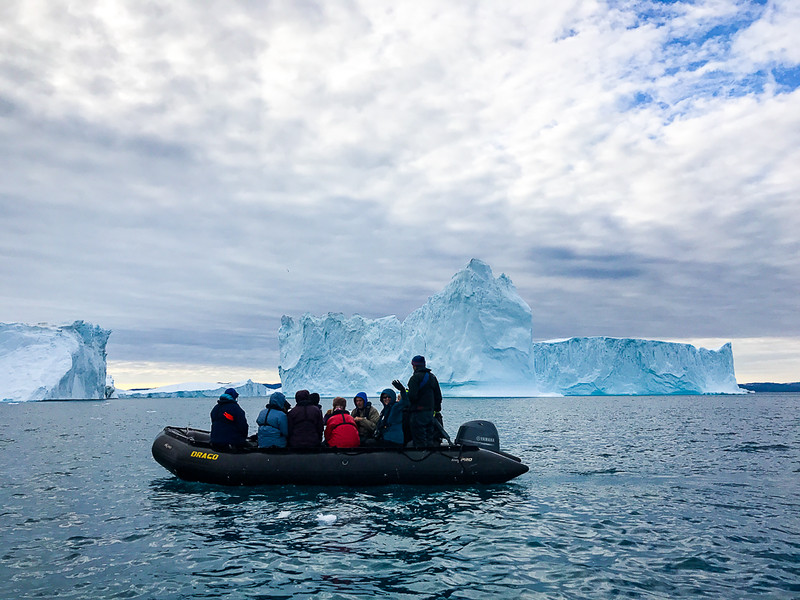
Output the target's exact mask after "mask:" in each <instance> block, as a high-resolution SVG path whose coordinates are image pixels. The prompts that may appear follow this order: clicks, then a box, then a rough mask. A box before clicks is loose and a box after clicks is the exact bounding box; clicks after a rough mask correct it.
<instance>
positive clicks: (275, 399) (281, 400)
mask: <svg viewBox="0 0 800 600" xmlns="http://www.w3.org/2000/svg"><path fill="white" fill-rule="evenodd" d="M285 404H286V396H284V395H283V394H282V393H281V392H273V393H272V395H271V396H270V397H269V404H267V406H272V407H273V408H277V409H280V410H283V407H284V405H285Z"/></svg>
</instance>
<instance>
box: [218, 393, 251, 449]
mask: <svg viewBox="0 0 800 600" xmlns="http://www.w3.org/2000/svg"><path fill="white" fill-rule="evenodd" d="M238 397H239V392H237V391H236V390H235V389H233V388H228V389H227V390H225V392H224V393H223V394H222V395H221V396H220V397H219V400H217V404H216V405H215V406H214V408H212V409H211V440H210V441H211V447H212V448H214V450H228V449H230V448H234V449H235V448H243V447H245V446H246V445H247V416H246V415H245V414H244V410H243V409H242V407H241V406H239V403H238V402H237V401H236V399H237V398H238Z"/></svg>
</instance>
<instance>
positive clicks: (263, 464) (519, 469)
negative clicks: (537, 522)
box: [153, 421, 528, 486]
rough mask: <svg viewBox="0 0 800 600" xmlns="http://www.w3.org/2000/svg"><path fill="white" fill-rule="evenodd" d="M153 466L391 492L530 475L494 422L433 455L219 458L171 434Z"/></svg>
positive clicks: (198, 475) (343, 452)
mask: <svg viewBox="0 0 800 600" xmlns="http://www.w3.org/2000/svg"><path fill="white" fill-rule="evenodd" d="M153 458H155V459H156V461H157V462H158V463H159V464H160V465H161V466H163V467H164V468H165V469H167V470H168V471H169V472H171V473H173V474H174V475H176V476H177V477H179V478H180V479H184V480H186V481H199V482H203V483H216V484H222V485H273V484H292V483H294V484H304V485H343V486H363V485H385V484H395V483H402V484H413V485H426V484H438V485H447V484H463V483H503V482H506V481H509V480H510V479H513V478H514V477H517V476H519V475H522V474H523V473H527V472H528V467H527V466H526V465H524V464H522V461H521V460H520V459H519V458H517V457H516V456H512V455H511V454H507V453H505V452H501V451H500V442H499V437H498V435H497V429H496V428H495V426H494V425H493V424H492V423H490V422H489V421H470V422H469V423H465V424H464V425H462V426H461V428H460V429H459V430H458V435H457V436H456V440H455V442H454V443H452V444H449V445H447V446H435V447H431V448H377V447H369V446H367V447H363V448H326V447H321V448H309V449H300V448H294V449H288V448H255V447H252V448H243V449H242V450H239V451H235V452H234V451H225V452H218V451H215V450H213V449H212V448H211V445H210V443H209V432H208V431H202V430H199V429H191V428H178V427H166V428H164V430H163V431H162V432H161V433H159V434H158V436H157V437H156V439H155V441H154V442H153Z"/></svg>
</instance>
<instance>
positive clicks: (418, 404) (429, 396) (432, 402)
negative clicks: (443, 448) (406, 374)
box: [408, 366, 442, 448]
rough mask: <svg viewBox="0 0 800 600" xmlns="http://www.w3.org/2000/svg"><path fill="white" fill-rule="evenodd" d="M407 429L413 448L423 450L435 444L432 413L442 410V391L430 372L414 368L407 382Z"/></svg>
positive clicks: (420, 367)
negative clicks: (408, 428) (409, 431)
mask: <svg viewBox="0 0 800 600" xmlns="http://www.w3.org/2000/svg"><path fill="white" fill-rule="evenodd" d="M408 402H409V427H410V429H411V437H412V440H413V442H414V446H415V447H417V448H425V447H427V446H432V445H433V444H434V443H435V439H436V434H435V426H434V424H433V419H434V416H433V413H434V411H435V412H439V411H441V410H442V390H441V389H440V388H439V380H438V379H436V375H434V374H433V373H431V370H430V369H428V368H426V367H423V366H415V368H414V374H413V375H411V379H409V380H408Z"/></svg>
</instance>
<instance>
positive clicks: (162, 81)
mask: <svg viewBox="0 0 800 600" xmlns="http://www.w3.org/2000/svg"><path fill="white" fill-rule="evenodd" d="M0 11H2V13H1V14H0V17H2V18H0V157H2V158H0V167H2V168H3V172H5V173H11V174H12V175H11V176H10V177H4V178H3V180H2V182H0V209H2V214H3V219H4V225H5V228H4V229H5V233H6V235H5V236H3V237H2V238H0V256H2V258H3V260H2V262H0V281H1V282H2V286H1V287H2V289H3V290H4V291H3V292H2V293H0V300H1V301H2V304H0V308H2V313H3V314H4V315H7V316H6V317H4V319H8V320H30V321H34V322H37V321H42V320H54V321H57V320H68V319H71V318H85V319H88V320H94V321H97V322H98V323H99V324H101V325H103V326H105V327H111V328H118V329H121V330H125V331H130V330H133V329H135V328H136V327H137V326H138V327H141V328H142V329H143V330H147V331H153V332H156V331H164V330H167V329H169V330H170V331H171V332H172V333H171V334H170V336H173V337H174V336H176V335H180V334H179V333H176V332H177V331H179V330H184V331H187V330H191V329H192V328H193V327H198V326H199V327H208V328H209V331H224V330H226V329H227V328H230V329H232V330H235V331H243V330H246V328H247V323H248V320H249V321H251V322H255V323H258V324H259V327H263V328H265V330H266V331H261V332H259V334H260V335H267V336H268V339H267V341H266V342H265V341H264V339H263V338H262V337H257V336H253V337H252V338H250V341H249V342H248V341H247V337H246V335H245V336H244V337H242V338H238V339H239V343H240V344H243V345H245V346H246V345H247V344H248V343H249V344H251V345H253V346H254V345H256V344H264V343H266V344H268V345H269V344H272V345H273V346H274V345H275V340H274V335H275V330H277V319H278V318H279V315H280V314H281V313H290V314H298V313H300V312H303V311H306V310H309V311H312V312H317V313H319V312H324V311H327V310H341V311H344V312H361V313H362V314H366V315H368V316H378V315H381V314H387V313H397V314H399V315H400V316H401V317H402V316H403V315H404V314H407V312H409V311H410V310H412V309H413V308H415V307H416V306H419V305H420V304H421V303H422V302H424V300H425V298H426V297H427V296H428V295H430V294H431V293H434V292H435V291H437V290H438V289H440V288H441V287H442V286H443V285H444V284H445V283H446V281H447V280H448V279H449V277H450V276H451V275H452V273H454V272H455V271H456V270H457V269H459V268H461V267H463V266H464V265H465V264H466V263H467V261H468V260H469V258H471V257H473V256H478V257H481V258H483V259H485V260H487V261H489V262H490V264H492V265H493V267H494V268H495V270H497V271H505V272H507V273H508V274H509V275H510V276H511V277H512V279H513V280H514V281H515V283H516V284H517V286H518V287H519V288H520V290H521V292H522V295H523V297H524V298H525V299H526V300H528V301H529V302H530V303H531V305H532V307H533V310H534V324H535V326H536V328H537V331H540V332H541V333H542V336H544V337H559V336H565V335H573V334H574V335H581V334H589V333H593V334H610V335H631V336H645V337H656V336H662V337H669V336H673V337H678V336H681V337H687V336H692V337H699V336H729V337H758V336H768V335H773V336H774V335H779V334H780V335H783V334H787V335H800V331H798V329H797V327H798V324H797V319H796V316H795V315H796V300H795V298H796V297H797V292H798V291H800V290H798V288H800V283H799V282H800V266H798V264H797V261H796V260H795V258H794V257H796V256H797V255H798V251H799V250H800V248H798V242H797V241H796V237H797V236H796V234H795V232H796V231H797V228H798V225H800V222H799V221H800V211H798V210H797V208H798V207H797V202H798V201H797V198H798V191H799V190H798V182H797V178H796V175H795V168H794V165H795V164H796V163H797V162H798V158H800V157H798V150H797V149H798V148H800V126H798V125H800V116H799V115H800V110H798V108H800V107H798V101H800V100H799V99H800V92H798V91H797V90H791V89H787V88H786V87H785V86H777V85H775V83H774V78H772V76H771V75H770V73H771V69H772V68H775V67H781V68H788V67H792V66H793V65H796V63H797V62H798V61H800V58H798V55H797V45H796V44H794V43H792V38H791V37H790V35H791V33H792V32H793V31H794V30H795V29H796V28H797V27H796V25H797V21H798V14H797V13H798V10H797V9H796V8H795V7H794V5H793V4H792V3H790V2H772V3H769V4H768V5H767V6H766V7H759V6H756V5H751V4H742V3H738V2H704V3H701V4H686V3H672V4H669V5H664V4H660V3H659V4H651V3H645V2H627V3H615V4H614V5H613V6H612V7H609V5H607V4H606V3H600V2H577V1H576V2H565V3H556V4H551V5H542V4H510V3H509V4H497V3H495V4H486V3H477V2H475V3H470V2H463V3H452V2H431V3H406V4H400V5H397V4H392V3H388V2H386V3H383V2H363V3H360V2H324V3H318V4H316V3H312V2H309V3H295V2H288V1H287V2H277V3H270V4H264V5H261V4H259V3H255V4H250V3H235V2H234V3H216V2H207V3H205V2H204V3H193V2H172V3H162V2H150V3H144V4H142V3H139V4H125V3H122V4H120V3H116V2H105V1H97V2H86V3H80V4H77V5H76V4H73V3H67V2H50V1H48V2H45V1H36V0H30V1H26V2H9V3H4V4H3V7H2V9H0ZM771 78H772V79H771ZM208 324H211V325H208ZM126 335H127V334H126ZM186 336H187V337H191V336H190V335H189V334H188V333H187V334H186ZM143 337H147V336H146V335H145V334H143ZM127 339H128V338H126V340H127ZM113 340H114V337H113V336H112V348H113V343H114V342H113ZM275 350H276V348H274V347H271V348H270V349H269V352H272V353H274V352H275ZM134 351H135V344H133V342H131V344H130V345H129V344H128V341H126V344H125V352H131V353H132V352H134ZM144 351H146V349H144V350H143V352H144ZM187 352H190V351H189V350H187ZM194 352H195V350H191V353H194ZM192 356H193V357H194V358H193V360H196V361H197V362H200V363H203V362H206V363H207V362H208V361H204V360H203V356H202V355H200V356H197V355H195V354H192ZM125 358H126V359H127V358H130V359H133V358H136V359H138V358H141V357H139V356H137V357H133V356H131V355H129V356H127V357H125ZM165 360H170V361H173V362H180V361H179V360H177V359H176V357H175V356H174V355H173V354H172V353H171V352H170V353H169V356H168V357H166V355H165ZM272 366H273V365H270V368H271V367H272Z"/></svg>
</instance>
